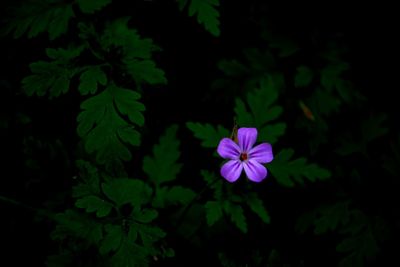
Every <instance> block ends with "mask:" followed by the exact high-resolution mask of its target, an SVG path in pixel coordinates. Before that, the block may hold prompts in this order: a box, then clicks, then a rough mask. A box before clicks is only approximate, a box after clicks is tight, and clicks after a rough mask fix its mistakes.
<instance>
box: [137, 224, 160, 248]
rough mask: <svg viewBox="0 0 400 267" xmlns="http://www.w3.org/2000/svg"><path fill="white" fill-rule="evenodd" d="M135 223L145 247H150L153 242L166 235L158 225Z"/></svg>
mask: <svg viewBox="0 0 400 267" xmlns="http://www.w3.org/2000/svg"><path fill="white" fill-rule="evenodd" d="M135 225H136V227H137V231H138V233H139V236H140V238H141V240H142V243H143V246H145V247H148V248H151V247H152V246H153V244H154V243H155V242H157V241H159V240H160V239H162V238H164V237H165V236H166V233H165V232H164V231H163V230H162V229H161V228H159V227H156V226H151V225H146V224H135Z"/></svg>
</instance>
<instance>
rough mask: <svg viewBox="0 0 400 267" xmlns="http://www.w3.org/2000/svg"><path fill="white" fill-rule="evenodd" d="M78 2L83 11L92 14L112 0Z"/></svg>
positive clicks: (77, 0) (80, 0)
mask: <svg viewBox="0 0 400 267" xmlns="http://www.w3.org/2000/svg"><path fill="white" fill-rule="evenodd" d="M76 2H77V3H78V6H79V8H80V9H81V11H82V12H83V13H89V14H91V13H94V12H96V11H99V10H101V9H102V8H104V7H105V6H107V5H108V4H110V3H111V2H112V0H95V1H94V0H76Z"/></svg>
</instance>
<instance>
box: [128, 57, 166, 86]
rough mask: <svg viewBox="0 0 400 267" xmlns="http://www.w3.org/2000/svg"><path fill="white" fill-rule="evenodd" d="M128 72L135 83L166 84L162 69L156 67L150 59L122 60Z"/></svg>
mask: <svg viewBox="0 0 400 267" xmlns="http://www.w3.org/2000/svg"><path fill="white" fill-rule="evenodd" d="M124 63H125V64H126V67H127V71H128V73H129V74H130V75H131V76H132V78H133V79H134V80H135V81H136V82H137V83H139V84H140V83H143V82H146V83H148V84H166V83H167V79H166V78H165V73H164V71H163V70H161V69H159V68H157V67H156V63H154V61H152V60H136V59H133V60H124Z"/></svg>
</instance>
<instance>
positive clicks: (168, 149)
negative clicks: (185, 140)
mask: <svg viewBox="0 0 400 267" xmlns="http://www.w3.org/2000/svg"><path fill="white" fill-rule="evenodd" d="M177 130H178V126H177V125H172V126H170V127H168V128H167V130H166V131H165V134H164V135H163V136H162V137H161V138H160V141H159V144H157V145H155V146H154V147H153V157H150V156H145V157H144V160H143V170H144V172H145V173H146V174H147V175H148V176H149V178H150V179H151V180H152V182H154V183H155V184H156V185H161V184H162V183H165V182H169V181H172V180H175V179H176V176H177V175H178V173H179V171H180V169H181V168H182V164H180V163H177V161H178V159H179V156H180V151H179V143H180V142H179V140H178V139H177V138H176V132H177Z"/></svg>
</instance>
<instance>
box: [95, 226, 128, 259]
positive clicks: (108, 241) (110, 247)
mask: <svg viewBox="0 0 400 267" xmlns="http://www.w3.org/2000/svg"><path fill="white" fill-rule="evenodd" d="M104 229H105V231H106V235H105V237H104V239H103V241H102V242H101V246H100V249H99V251H100V253H101V254H107V253H109V252H110V251H116V250H118V248H119V247H120V246H121V242H122V239H123V232H122V228H121V226H119V225H112V224H107V225H106V226H105V227H104Z"/></svg>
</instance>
